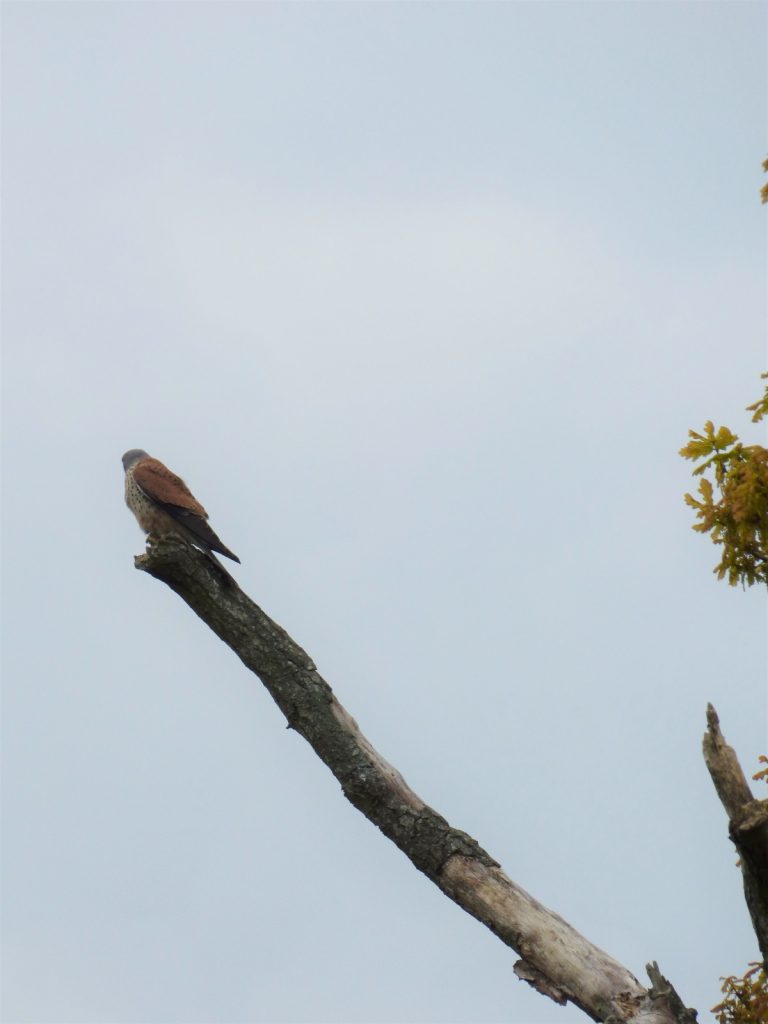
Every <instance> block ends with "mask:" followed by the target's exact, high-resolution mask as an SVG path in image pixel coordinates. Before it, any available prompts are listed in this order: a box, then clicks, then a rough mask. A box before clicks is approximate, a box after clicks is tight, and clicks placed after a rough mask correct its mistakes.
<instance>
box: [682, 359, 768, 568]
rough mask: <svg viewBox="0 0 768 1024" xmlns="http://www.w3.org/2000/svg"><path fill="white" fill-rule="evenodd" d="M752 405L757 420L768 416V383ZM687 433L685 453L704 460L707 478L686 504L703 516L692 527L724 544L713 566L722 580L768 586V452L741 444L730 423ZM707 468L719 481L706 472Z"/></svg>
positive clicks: (702, 467)
mask: <svg viewBox="0 0 768 1024" xmlns="http://www.w3.org/2000/svg"><path fill="white" fill-rule="evenodd" d="M767 377H768V373H766V374H763V378H764V379H765V378H767ZM747 409H748V411H749V412H751V413H752V422H753V423H758V422H759V421H760V420H762V419H763V417H765V416H768V385H767V386H766V388H765V394H764V395H763V397H762V398H760V399H758V401H757V402H755V403H753V404H752V405H750V406H748V407H747ZM688 436H689V437H690V441H689V442H688V444H686V445H685V446H684V447H683V448H681V449H680V455H682V456H683V458H686V459H690V460H691V461H693V462H699V465H698V466H697V467H696V468H695V469H694V470H693V475H694V476H701V477H702V479H701V480H700V481H699V489H698V495H697V496H696V497H694V496H693V495H692V494H686V495H685V502H686V504H687V505H689V506H690V507H691V508H693V509H694V510H695V512H696V518H697V519H698V520H700V521H699V522H697V523H694V525H693V529H694V530H697V531H698V532H699V533H709V534H710V536H711V539H712V542H713V543H714V544H717V545H719V546H722V549H723V550H722V556H721V559H720V562H719V563H718V565H716V566H715V569H714V571H715V572H716V573H717V577H718V579H723V578H724V577H726V576H727V577H728V582H729V583H730V584H731V586H735V585H736V584H737V583H741V584H742V586H744V585H747V584H748V585H749V586H752V585H753V584H755V583H765V584H768V450H766V449H765V448H763V447H762V446H761V445H743V444H741V442H740V441H739V438H738V436H737V435H736V434H734V433H732V431H731V430H729V429H728V427H719V428H718V429H717V430H716V429H715V426H714V424H713V423H712V421H711V420H708V421H707V422H706V423H705V424H704V431H703V433H699V432H697V431H695V430H689V431H688ZM701 460H703V461H701ZM707 471H711V473H712V475H713V477H714V483H713V480H712V479H710V478H709V477H707V476H704V475H703V474H705V473H706V472H707ZM715 488H717V491H718V495H717V496H716V495H715Z"/></svg>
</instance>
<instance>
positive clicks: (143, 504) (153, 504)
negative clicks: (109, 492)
mask: <svg viewBox="0 0 768 1024" xmlns="http://www.w3.org/2000/svg"><path fill="white" fill-rule="evenodd" d="M123 469H124V470H125V503H126V505H127V506H128V508H129V509H130V510H131V512H133V514H134V516H136V521H137V522H138V524H139V526H140V527H141V528H142V530H143V531H144V532H145V533H146V534H148V540H149V542H151V541H152V540H153V539H155V538H159V537H166V536H168V535H172V536H175V537H181V538H182V539H183V540H185V541H186V542H187V543H188V544H191V545H192V546H194V547H196V548H199V549H200V550H202V551H203V552H205V554H206V555H208V557H209V558H211V559H212V560H213V561H214V562H215V563H216V565H217V566H218V567H219V568H220V569H221V570H222V571H223V572H224V573H226V574H227V575H229V573H227V570H226V569H225V568H224V566H223V565H222V564H221V562H220V561H219V560H218V558H216V556H215V555H214V553H213V552H214V551H218V552H219V554H221V555H225V556H226V557H227V558H231V559H232V560H233V561H234V562H238V563H239V562H240V559H239V558H238V557H237V555H236V554H234V552H232V551H230V550H229V548H228V547H227V546H226V545H225V544H223V543H222V542H221V540H220V539H219V538H218V537H217V535H216V534H215V533H214V532H213V530H212V529H211V527H210V526H209V525H208V513H207V512H206V511H205V509H204V508H203V506H202V505H201V504H200V502H199V501H198V500H197V498H196V497H195V496H194V494H193V493H192V491H190V489H189V488H188V487H187V485H186V484H185V483H184V481H183V480H182V479H181V477H179V476H176V474H175V473H172V472H171V471H170V469H168V467H167V466H164V465H163V463H162V462H161V461H160V460H159V459H154V458H152V456H151V455H149V454H148V453H147V452H145V451H144V449H143V448H131V449H130V450H129V451H127V452H126V453H125V455H123Z"/></svg>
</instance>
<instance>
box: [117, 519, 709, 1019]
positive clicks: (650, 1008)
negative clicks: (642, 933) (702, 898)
mask: <svg viewBox="0 0 768 1024" xmlns="http://www.w3.org/2000/svg"><path fill="white" fill-rule="evenodd" d="M136 567H137V568H139V569H141V570H143V571H144V572H147V573H149V574H150V575H152V576H154V577H155V578H156V579H159V580H162V581H163V582H164V583H166V584H167V585H168V586H169V587H171V588H172V589H173V590H174V591H175V592H176V593H177V594H179V596H180V597H181V598H182V599H183V600H184V601H186V603H187V604H188V605H189V606H190V608H192V610H193V611H194V612H196V614H197V615H198V616H199V617H200V618H201V619H202V620H203V621H204V622H205V623H206V624H207V625H208V626H209V627H210V628H211V629H212V630H213V631H214V633H216V635H217V636H218V637H220V638H221V639H222V640H223V641H224V642H225V643H226V644H227V645H228V646H229V647H231V648H232V650H233V651H234V652H235V654H237V656H238V657H239V658H240V660H241V661H242V662H243V664H244V665H246V667H247V668H249V669H250V670H251V671H252V672H255V673H256V675H257V676H258V677H259V678H260V679H261V681H262V682H263V684H264V686H265V687H266V688H267V690H268V691H269V693H270V694H271V696H272V697H273V699H274V700H275V702H276V703H277V705H278V707H279V708H280V710H281V711H282V712H283V714H284V715H285V717H286V720H287V722H288V726H289V727H290V728H292V729H295V730H296V732H298V733H300V734H301V735H302V736H303V737H304V738H305V739H306V740H307V742H308V743H310V744H311V745H312V747H313V749H314V750H315V752H316V753H317V755H318V756H319V757H320V758H321V760H322V761H324V762H325V764H326V765H327V766H328V767H329V768H330V770H331V771H332V772H333V774H334V775H335V777H336V778H337V779H338V781H339V783H340V784H341V788H342V790H343V792H344V795H345V796H346V797H347V799H348V800H350V801H351V803H352V804H354V806H355V807H357V808H358V810H360V811H362V813H363V814H364V815H365V816H366V817H367V818H368V819H369V820H370V821H372V822H373V823H374V824H375V825H376V826H377V827H378V828H379V829H381V831H382V832H383V833H384V835H386V836H387V837H388V838H389V839H391V840H392V842H393V843H395V844H396V845H397V846H398V847H399V848H400V849H401V850H402V851H403V853H405V854H406V856H407V857H409V858H410V860H411V861H412V862H413V864H414V865H415V866H416V867H417V868H418V869H419V870H420V871H422V872H424V874H425V875H426V876H427V877H428V878H430V879H431V880H432V881H433V882H434V883H435V885H437V886H438V887H439V888H440V889H441V890H442V891H443V892H444V893H445V894H446V895H447V896H449V897H450V898H451V899H452V900H453V901H454V902H455V903H457V904H458V905H459V906H460V907H462V908H463V909H464V910H465V911H466V912H467V913H468V914H471V915H472V916H473V917H475V918H477V919H478V920H479V921H481V922H482V923H483V924H484V925H486V927H488V928H490V929H491V931H492V932H494V934H495V935H497V936H498V937H499V938H500V939H501V941H502V942H504V943H506V945H508V946H510V947H511V948H512V949H514V950H515V951H516V952H517V953H518V954H519V955H520V957H521V958H522V959H521V960H520V961H518V963H517V964H516V965H515V970H516V973H517V975H518V977H520V978H522V979H524V980H525V981H527V982H529V984H531V985H533V986H534V987H535V988H536V989H537V990H538V991H539V992H541V993H543V994H544V995H547V996H549V997H550V998H551V999H554V1000H555V1001H556V1002H558V1003H565V1002H566V1001H567V1000H570V1001H571V1002H573V1003H574V1004H575V1005H577V1006H579V1007H580V1008H581V1009H582V1010H583V1011H584V1012H585V1013H586V1014H587V1015H588V1016H589V1017H591V1018H592V1019H593V1020H595V1021H611V1022H616V1024H620V1022H621V1024H623V1022H629V1021H632V1022H642V1024H673V1022H675V1024H690V1021H691V1020H692V1019H694V1018H695V1012H694V1011H689V1010H685V1008H684V1007H683V1004H682V1003H681V1002H680V1000H679V998H677V997H676V993H674V990H673V989H672V988H671V986H668V988H669V991H666V990H665V991H664V992H658V991H657V990H656V984H655V982H654V985H652V987H651V989H650V990H647V989H645V988H644V987H643V986H642V985H641V984H640V982H639V981H638V980H637V979H636V978H635V977H634V976H633V975H632V974H631V973H630V972H629V971H628V970H627V969H626V968H625V967H623V966H622V965H621V964H619V963H618V962H617V961H616V960H614V959H613V958H612V957H610V956H609V955H608V954H607V953H605V952H603V950H601V949H598V948H597V947H596V946H594V945H593V944H592V943H591V942H589V941H588V940H587V939H586V938H584V937H583V936H582V935H580V934H579V933H578V932H577V931H576V930H575V929H574V928H573V927H572V926H571V925H570V924H568V922H566V921H564V920H563V919H562V918H561V917H559V916H558V915H557V914H555V913H553V912H552V911H551V910H548V909H547V908H546V907H544V906H542V905H541V904H540V903H539V902H538V901H537V900H535V899H534V898H533V897H532V896H530V895H529V894H528V893H527V892H525V890H524V889H522V888H520V886H518V885H517V884H516V883H515V882H513V881H512V880H511V879H510V878H508V877H507V876H506V875H505V874H504V872H503V871H502V870H501V868H500V866H499V864H498V863H497V862H496V861H495V860H494V858H493V857H491V856H490V854H488V853H487V852H486V851H485V850H483V849H482V847H480V846H479V845H478V843H477V842H476V841H475V840H474V839H473V838H472V837H471V836H469V835H467V834H466V832H462V831H460V830H459V829H456V828H453V827H452V826H451V825H449V824H448V822H447V821H446V820H445V819H444V818H443V817H441V815H439V814H438V813H437V812H436V811H434V810H433V809H432V808H431V807H428V806H427V805H426V804H425V803H424V801H423V800H421V799H420V798H419V797H418V796H417V795H416V793H414V792H413V790H412V789H410V787H409V786H408V785H407V783H406V782H405V780H404V779H403V777H402V776H401V775H400V773H399V772H398V771H397V770H396V769H395V768H393V767H392V766H391V765H390V764H388V763H387V762H386V761H385V760H384V758H383V757H381V755H380V754H378V753H377V752H376V751H375V750H374V749H373V747H372V746H371V744H370V743H369V742H368V741H367V740H366V738H365V737H364V736H363V734H362V733H361V732H360V729H359V728H358V726H357V723H356V722H355V720H354V719H353V718H352V717H351V715H349V714H348V712H347V711H345V709H344V708H343V707H342V706H341V704H339V702H338V701H337V699H336V697H335V696H334V694H333V691H332V690H331V688H330V686H329V685H328V684H327V683H326V682H325V680H324V679H323V678H322V677H321V676H320V675H319V673H318V671H317V669H316V668H315V665H314V663H313V661H312V659H311V658H310V657H309V656H308V655H307V654H306V652H305V651H303V650H302V649H301V647H299V645H298V644H297V643H295V641H293V640H292V639H291V637H290V636H289V635H288V634H287V633H286V632H285V630H283V629H282V628H281V627H280V626H278V625H277V624H276V623H275V622H273V621H272V620H271V619H270V618H269V617H268V616H267V615H266V614H265V613H264V612H263V611H262V610H261V609H260V608H259V607H258V605H256V604H255V603H254V602H253V601H252V600H251V599H250V598H249V597H248V596H247V595H246V594H245V593H243V591H242V590H241V589H240V588H239V586H237V584H236V583H234V582H233V581H232V580H231V579H230V578H228V577H225V576H222V574H221V573H219V572H217V571H216V566H215V565H213V564H212V563H211V561H210V559H208V558H207V557H206V556H205V555H203V554H202V553H200V552H198V551H196V550H195V549H194V548H191V547H188V546H187V545H185V544H184V543H182V542H180V541H177V540H174V539H173V538H166V539H163V540H161V541H160V542H158V543H157V544H153V545H152V547H151V548H150V549H148V551H147V554H145V555H140V556H138V557H137V558H136ZM652 980H653V979H652ZM670 993H674V996H675V998H674V999H673V998H671V996H670ZM692 1015H693V1016H692Z"/></svg>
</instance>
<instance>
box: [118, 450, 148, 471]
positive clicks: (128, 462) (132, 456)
mask: <svg viewBox="0 0 768 1024" xmlns="http://www.w3.org/2000/svg"><path fill="white" fill-rule="evenodd" d="M148 457H149V456H148V455H147V453H146V452H145V451H144V449H143V448H131V450H130V451H128V452H126V453H125V455H124V456H123V469H124V470H125V471H126V472H128V470H129V469H130V468H131V466H135V465H136V463H137V462H138V461H139V460H140V459H146V458H148Z"/></svg>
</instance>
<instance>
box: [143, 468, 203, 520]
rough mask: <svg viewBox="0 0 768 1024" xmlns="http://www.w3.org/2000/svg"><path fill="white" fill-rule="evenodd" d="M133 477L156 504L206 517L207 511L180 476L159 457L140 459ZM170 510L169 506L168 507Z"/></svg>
mask: <svg viewBox="0 0 768 1024" xmlns="http://www.w3.org/2000/svg"><path fill="white" fill-rule="evenodd" d="M133 479H134V480H135V481H136V483H137V484H138V485H139V487H140V488H141V489H142V491H144V493H145V494H146V495H147V497H148V498H151V499H152V501H156V502H157V503H158V505H163V506H166V507H168V506H172V507H173V508H176V509H183V510H184V512H186V513H187V515H193V516H200V517H201V518H202V519H207V518H208V513H207V512H206V511H205V509H204V508H203V506H202V505H201V504H200V502H199V501H198V500H197V498H196V497H195V496H194V494H193V493H192V491H190V489H189V488H188V487H187V485H186V484H185V483H184V481H183V480H182V479H181V477H179V476H176V474H175V473H172V472H171V471H170V469H168V467H167V466H164V465H163V464H162V462H160V460H159V459H152V458H148V459H142V460H141V462H139V463H138V465H136V466H135V467H134V470H133ZM168 511H169V512H170V511H171V508H168Z"/></svg>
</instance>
